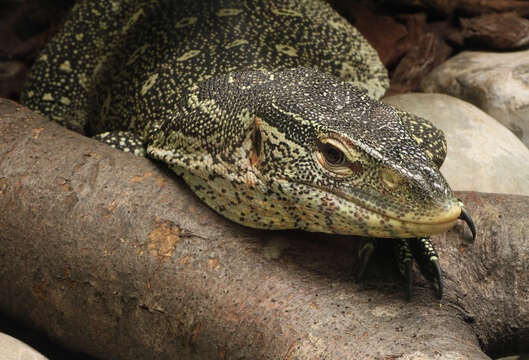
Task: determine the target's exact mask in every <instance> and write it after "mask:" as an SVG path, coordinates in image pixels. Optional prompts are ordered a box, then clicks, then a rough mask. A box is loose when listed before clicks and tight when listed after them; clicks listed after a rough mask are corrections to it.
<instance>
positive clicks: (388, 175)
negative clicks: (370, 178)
mask: <svg viewBox="0 0 529 360" xmlns="http://www.w3.org/2000/svg"><path fill="white" fill-rule="evenodd" d="M380 176H381V177H382V181H383V182H384V184H386V186H387V187H388V188H390V189H395V188H396V187H397V186H399V185H400V183H401V182H402V176H400V175H399V174H397V173H396V172H395V171H393V170H390V169H382V170H380Z"/></svg>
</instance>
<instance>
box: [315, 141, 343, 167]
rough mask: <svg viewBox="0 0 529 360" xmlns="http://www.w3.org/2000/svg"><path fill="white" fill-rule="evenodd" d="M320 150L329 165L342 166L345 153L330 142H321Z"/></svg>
mask: <svg viewBox="0 0 529 360" xmlns="http://www.w3.org/2000/svg"><path fill="white" fill-rule="evenodd" d="M320 151H321V153H322V155H323V157H324V158H325V161H326V162H327V164H329V165H331V166H342V165H344V164H345V163H346V161H347V158H346V157H345V154H344V153H343V152H342V151H341V150H340V149H338V148H336V147H335V146H333V145H331V144H322V145H321V149H320Z"/></svg>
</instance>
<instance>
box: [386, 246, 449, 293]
mask: <svg viewBox="0 0 529 360" xmlns="http://www.w3.org/2000/svg"><path fill="white" fill-rule="evenodd" d="M393 249H394V253H395V258H396V260H397V264H398V266H399V271H400V273H401V274H402V276H403V277H404V280H405V291H406V299H407V300H409V299H410V298H411V293H412V287H413V272H412V264H413V260H415V261H416V262H417V265H418V266H419V269H420V270H421V273H422V275H423V276H424V277H425V278H426V279H427V280H429V281H430V282H435V283H436V284H437V297H438V298H439V299H441V297H442V296H443V277H442V272H441V266H440V265H439V257H438V256H437V252H436V251H435V249H434V247H433V245H432V243H431V241H430V238H428V237H420V238H411V239H393Z"/></svg>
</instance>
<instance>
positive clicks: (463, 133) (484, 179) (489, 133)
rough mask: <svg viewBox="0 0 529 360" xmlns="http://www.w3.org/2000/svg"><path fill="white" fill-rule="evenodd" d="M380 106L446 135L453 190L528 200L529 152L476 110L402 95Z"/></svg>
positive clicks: (446, 99)
mask: <svg viewBox="0 0 529 360" xmlns="http://www.w3.org/2000/svg"><path fill="white" fill-rule="evenodd" d="M382 101H383V102H385V103H387V104H390V105H393V106H395V107H398V108H400V109H402V110H405V111H408V112H411V113H414V114H417V115H419V116H422V117H424V118H427V119H428V120H430V121H432V122H433V123H434V124H435V126H437V127H439V128H440V129H441V130H443V131H444V133H445V135H446V141H447V146H448V155H447V158H446V160H445V162H444V164H443V166H442V168H441V172H442V173H443V175H444V176H445V177H446V179H447V180H448V183H449V184H450V186H451V187H452V189H454V190H471V191H481V192H495V193H510V194H523V195H529V186H528V185H529V149H527V147H525V146H524V145H523V144H522V143H521V142H520V140H519V139H518V138H516V136H514V135H513V134H512V133H511V132H510V131H509V130H508V129H506V128H505V127H504V126H502V125H501V124H499V123H498V122H497V121H496V120H495V119H493V118H492V117H490V116H489V115H487V114H486V113H484V112H483V111H481V110H479V109H478V108H476V107H475V106H474V105H472V104H469V103H467V102H464V101H462V100H459V99H457V98H454V97H451V96H447V95H444V94H418V93H414V94H403V95H396V96H391V97H388V98H384V99H382Z"/></svg>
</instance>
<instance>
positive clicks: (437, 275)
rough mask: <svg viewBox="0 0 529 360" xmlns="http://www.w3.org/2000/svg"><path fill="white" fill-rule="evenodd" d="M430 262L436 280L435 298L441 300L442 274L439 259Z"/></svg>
mask: <svg viewBox="0 0 529 360" xmlns="http://www.w3.org/2000/svg"><path fill="white" fill-rule="evenodd" d="M431 262H432V264H434V267H435V279H436V280H437V298H438V299H439V300H441V299H442V298H443V286H444V284H443V274H442V272H441V265H439V260H432V261H431Z"/></svg>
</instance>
